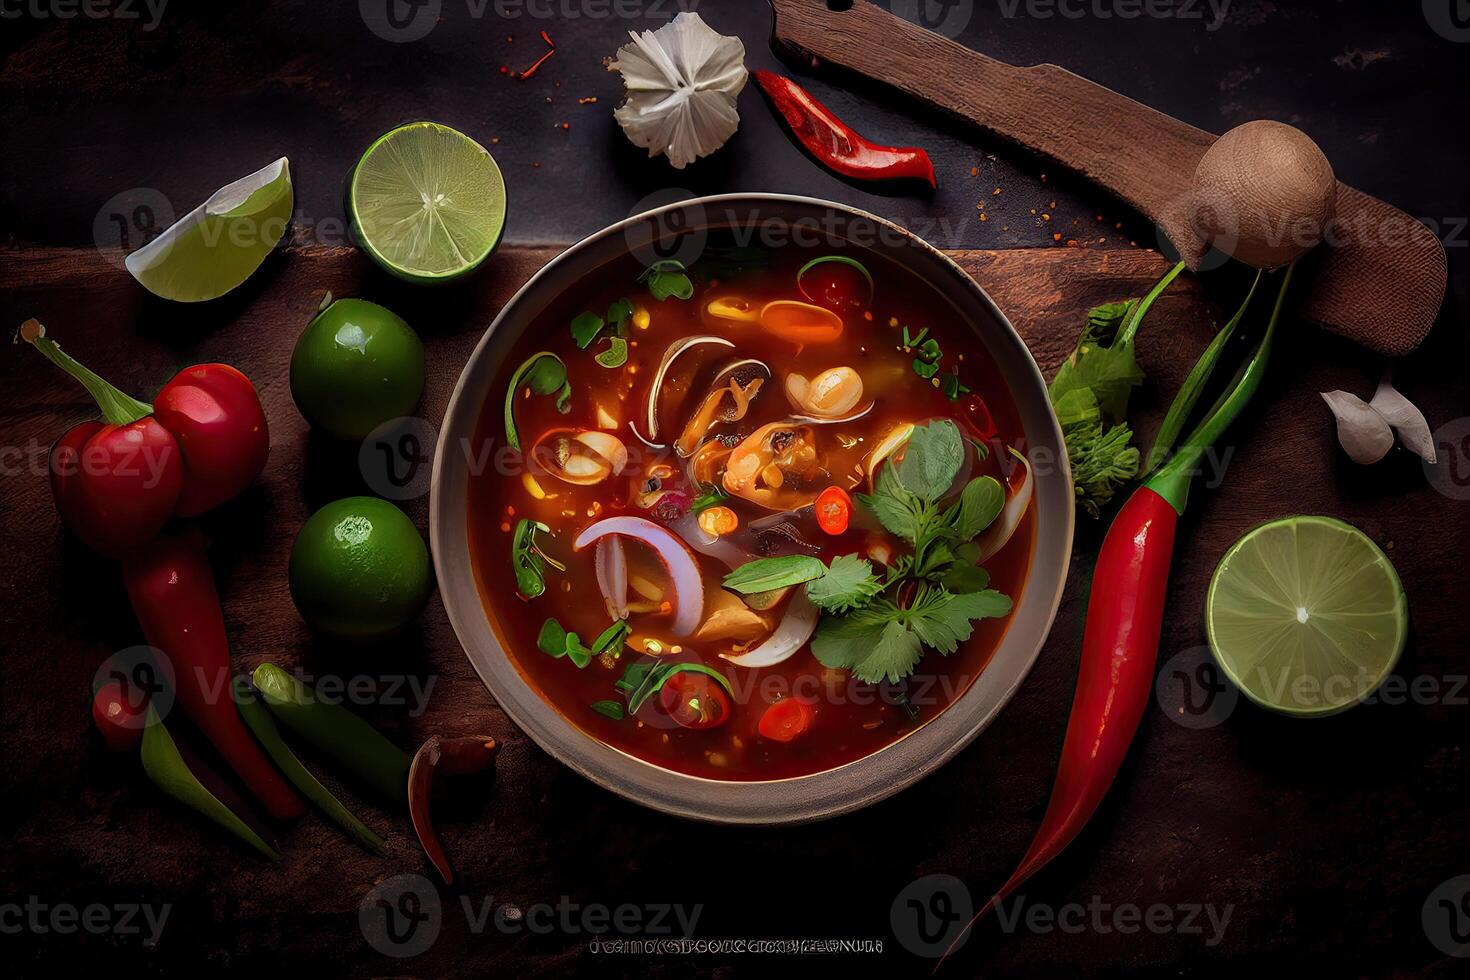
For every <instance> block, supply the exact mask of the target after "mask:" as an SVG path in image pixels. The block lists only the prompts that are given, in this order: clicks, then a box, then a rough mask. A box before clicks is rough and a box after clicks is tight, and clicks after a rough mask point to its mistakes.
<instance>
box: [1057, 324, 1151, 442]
mask: <svg viewBox="0 0 1470 980" xmlns="http://www.w3.org/2000/svg"><path fill="white" fill-rule="evenodd" d="M1142 383H1143V369H1142V368H1140V367H1139V366H1138V361H1137V359H1136V358H1134V356H1133V344H1132V342H1131V341H1128V342H1124V343H1119V344H1115V345H1114V346H1112V347H1098V346H1096V345H1093V344H1083V345H1082V346H1080V347H1078V348H1077V353H1076V354H1074V355H1073V357H1072V359H1071V360H1069V361H1067V362H1065V363H1064V364H1062V366H1061V368H1059V369H1058V370H1057V375H1056V377H1055V378H1053V379H1052V383H1051V387H1050V389H1049V390H1050V393H1051V400H1052V404H1056V403H1057V402H1058V401H1060V400H1061V399H1062V398H1063V397H1065V396H1066V395H1067V394H1068V393H1069V392H1072V391H1076V390H1078V389H1083V388H1085V389H1087V390H1089V391H1091V392H1092V394H1093V397H1095V398H1096V399H1097V405H1098V408H1099V410H1101V412H1102V414H1103V417H1104V418H1105V419H1107V420H1108V421H1111V422H1119V421H1121V420H1122V419H1123V418H1124V417H1125V416H1126V415H1127V414H1128V396H1129V395H1130V394H1132V392H1133V388H1134V387H1135V386H1136V385H1140V384H1142Z"/></svg>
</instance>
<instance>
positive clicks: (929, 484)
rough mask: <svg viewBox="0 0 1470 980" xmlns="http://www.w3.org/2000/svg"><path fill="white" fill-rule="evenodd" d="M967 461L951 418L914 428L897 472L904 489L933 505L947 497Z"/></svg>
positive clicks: (957, 427) (962, 440)
mask: <svg viewBox="0 0 1470 980" xmlns="http://www.w3.org/2000/svg"><path fill="white" fill-rule="evenodd" d="M964 461H965V442H964V439H963V438H961V436H960V429H959V426H957V425H955V424H954V423H953V422H951V421H950V420H949V419H936V420H935V421H933V422H930V423H929V424H927V425H920V426H916V427H915V428H914V431H913V434H912V435H910V436H909V440H908V443H907V445H906V446H905V447H904V450H903V458H902V459H901V460H899V462H898V467H897V469H896V470H895V473H896V475H897V476H898V482H899V483H901V484H903V486H904V488H905V489H907V490H909V491H910V492H912V493H914V494H916V495H917V496H918V497H919V498H920V499H921V500H924V501H926V502H928V503H934V502H935V501H937V500H938V499H939V498H940V497H942V496H944V494H945V491H947V490H948V489H949V487H950V484H952V483H953V482H954V478H955V474H957V473H959V471H960V466H961V465H962V464H963V463H964Z"/></svg>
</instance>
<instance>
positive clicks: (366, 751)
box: [253, 663, 411, 803]
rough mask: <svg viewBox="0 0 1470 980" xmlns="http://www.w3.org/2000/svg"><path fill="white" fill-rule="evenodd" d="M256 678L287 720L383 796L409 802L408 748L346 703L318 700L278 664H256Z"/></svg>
mask: <svg viewBox="0 0 1470 980" xmlns="http://www.w3.org/2000/svg"><path fill="white" fill-rule="evenodd" d="M253 679H254V681H255V686H256V688H257V689H258V690H259V691H260V693H261V695H262V696H263V697H264V698H265V703H266V706H267V707H269V708H270V709H271V714H273V715H275V717H276V719H277V720H278V721H280V722H281V723H282V724H283V725H285V726H286V727H287V728H289V729H291V731H293V732H295V733H296V734H297V735H299V736H301V737H302V738H303V739H305V740H306V741H307V742H309V743H311V745H312V746H313V747H314V748H316V749H317V750H319V751H321V752H323V753H325V754H327V755H329V756H331V757H332V758H333V759H334V760H336V761H337V762H340V763H341V764H342V765H343V766H344V767H345V768H346V769H348V770H349V771H350V772H352V774H353V775H355V776H357V777H358V778H359V779H360V780H362V781H363V782H364V783H366V784H367V785H368V786H370V787H372V788H373V789H375V790H377V791H378V792H379V793H381V794H382V795H384V796H386V797H387V798H389V799H391V800H397V801H398V802H400V803H407V802H408V767H409V762H410V761H411V760H410V759H409V757H408V753H406V752H404V751H403V750H402V749H400V748H399V747H398V746H396V745H394V744H393V743H392V742H390V741H388V740H387V739H386V738H384V737H383V735H382V734H381V733H379V732H378V730H377V729H376V728H374V727H373V726H371V725H369V724H368V723H367V722H365V721H363V720H362V719H361V718H359V717H357V715H355V714H353V713H352V712H350V711H348V710H347V709H346V708H344V707H342V706H341V705H339V704H331V703H329V702H326V701H321V700H318V699H317V697H316V694H315V692H313V691H311V690H309V689H308V688H307V687H306V685H304V684H302V683H301V682H300V681H299V680H297V679H296V678H294V677H292V676H291V675H290V674H288V673H286V672H285V671H284V670H282V669H281V668H279V667H277V666H276V665H275V664H270V663H266V664H261V665H260V666H259V667H257V668H255V674H254V675H253Z"/></svg>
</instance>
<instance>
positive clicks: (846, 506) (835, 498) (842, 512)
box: [816, 487, 852, 534]
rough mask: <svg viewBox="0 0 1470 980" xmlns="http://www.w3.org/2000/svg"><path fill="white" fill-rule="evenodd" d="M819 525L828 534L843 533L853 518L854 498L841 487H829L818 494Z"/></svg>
mask: <svg viewBox="0 0 1470 980" xmlns="http://www.w3.org/2000/svg"><path fill="white" fill-rule="evenodd" d="M816 512H817V527H819V528H821V529H822V530H823V531H826V532H827V533H828V534H842V533H843V532H845V531H846V530H847V523H848V521H850V520H852V498H851V497H849V496H848V495H847V491H846V490H844V489H842V488H841V487H828V488H827V489H825V490H823V491H822V492H821V493H820V494H818V495H817V505H816Z"/></svg>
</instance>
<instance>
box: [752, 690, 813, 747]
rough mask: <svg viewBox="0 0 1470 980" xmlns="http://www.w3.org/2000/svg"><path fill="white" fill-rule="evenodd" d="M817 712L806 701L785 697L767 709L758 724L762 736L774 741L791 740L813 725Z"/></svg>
mask: <svg viewBox="0 0 1470 980" xmlns="http://www.w3.org/2000/svg"><path fill="white" fill-rule="evenodd" d="M816 717H817V712H816V709H814V708H813V707H812V706H811V705H809V704H807V703H806V702H805V701H801V700H798V699H796V698H783V699H781V700H780V701H777V702H776V703H775V704H773V705H771V706H770V707H769V708H767V709H766V711H765V714H763V715H761V720H760V723H759V724H758V725H756V731H758V732H760V734H761V738H768V739H770V740H771V741H773V742H789V741H791V740H792V739H794V738H796V737H797V736H798V735H800V734H802V733H803V732H805V731H806V730H807V729H808V728H810V727H812V722H813V721H814V720H816Z"/></svg>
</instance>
